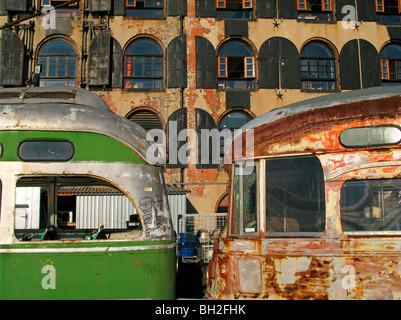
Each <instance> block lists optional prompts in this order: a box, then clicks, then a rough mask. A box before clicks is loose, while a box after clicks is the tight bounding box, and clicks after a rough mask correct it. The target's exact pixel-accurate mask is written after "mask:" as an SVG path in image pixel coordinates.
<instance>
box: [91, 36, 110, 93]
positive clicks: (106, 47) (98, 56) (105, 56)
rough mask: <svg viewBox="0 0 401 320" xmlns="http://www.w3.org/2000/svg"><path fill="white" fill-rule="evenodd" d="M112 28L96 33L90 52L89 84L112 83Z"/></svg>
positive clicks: (102, 84) (103, 84) (106, 84)
mask: <svg viewBox="0 0 401 320" xmlns="http://www.w3.org/2000/svg"><path fill="white" fill-rule="evenodd" d="M110 53H111V36H110V30H106V31H102V32H101V33H99V34H98V35H96V36H95V37H94V38H93V39H92V41H91V43H90V45H89V54H88V85H90V86H108V85H109V84H110V69H111V66H110V63H111V61H110Z"/></svg>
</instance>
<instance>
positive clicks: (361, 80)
mask: <svg viewBox="0 0 401 320" xmlns="http://www.w3.org/2000/svg"><path fill="white" fill-rule="evenodd" d="M355 19H356V21H355V23H356V24H357V23H358V21H359V17H358V1H357V0H355ZM356 30H358V31H359V29H358V28H356ZM357 44H358V63H359V81H360V82H361V89H363V78H362V58H361V40H360V38H359V34H358V37H357Z"/></svg>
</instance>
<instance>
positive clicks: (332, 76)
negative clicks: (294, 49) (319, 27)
mask: <svg viewBox="0 0 401 320" xmlns="http://www.w3.org/2000/svg"><path fill="white" fill-rule="evenodd" d="M301 84H302V86H301V88H302V89H307V90H336V87H337V85H336V58H335V55H334V52H333V50H332V49H331V48H330V47H329V46H328V45H327V44H325V43H323V42H321V41H312V42H309V43H308V44H306V45H305V46H304V48H303V49H302V51H301Z"/></svg>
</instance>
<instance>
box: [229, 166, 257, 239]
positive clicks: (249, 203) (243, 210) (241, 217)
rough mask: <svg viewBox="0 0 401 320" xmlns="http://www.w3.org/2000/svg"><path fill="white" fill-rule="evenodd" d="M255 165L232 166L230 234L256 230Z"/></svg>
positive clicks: (247, 232)
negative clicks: (231, 218)
mask: <svg viewBox="0 0 401 320" xmlns="http://www.w3.org/2000/svg"><path fill="white" fill-rule="evenodd" d="M256 169H257V167H256V165H255V164H252V165H250V164H249V163H246V165H241V166H234V183H233V202H232V204H233V210H232V213H233V217H234V219H233V224H232V227H231V233H232V234H237V235H241V234H249V233H253V232H257V230H258V229H257V228H258V221H257V207H258V206H257V203H258V199H257V178H256V172H257V170H256Z"/></svg>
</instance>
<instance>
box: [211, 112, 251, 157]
mask: <svg viewBox="0 0 401 320" xmlns="http://www.w3.org/2000/svg"><path fill="white" fill-rule="evenodd" d="M252 119H253V117H252V116H251V115H250V114H249V113H247V112H245V111H243V110H230V111H229V112H227V113H226V114H225V115H223V117H222V118H221V119H220V121H219V131H220V132H221V131H223V130H225V129H228V130H229V131H230V133H231V137H229V138H232V137H233V135H234V130H235V129H239V128H241V127H242V126H243V125H244V124H246V123H247V122H248V121H251V120H252ZM225 131H227V130H225ZM226 138H227V137H226V136H225V135H222V134H220V158H224V154H225V151H226V150H225V144H226V143H229V141H228V139H226Z"/></svg>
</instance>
